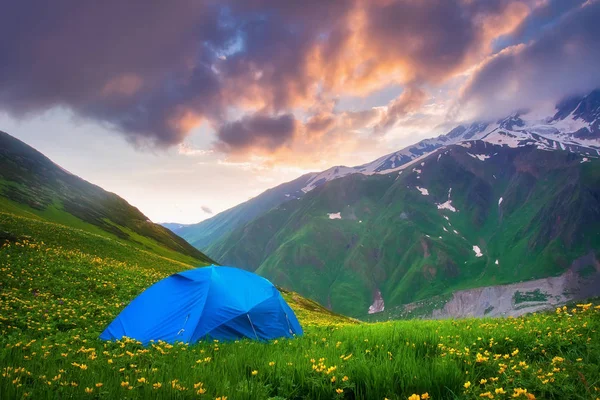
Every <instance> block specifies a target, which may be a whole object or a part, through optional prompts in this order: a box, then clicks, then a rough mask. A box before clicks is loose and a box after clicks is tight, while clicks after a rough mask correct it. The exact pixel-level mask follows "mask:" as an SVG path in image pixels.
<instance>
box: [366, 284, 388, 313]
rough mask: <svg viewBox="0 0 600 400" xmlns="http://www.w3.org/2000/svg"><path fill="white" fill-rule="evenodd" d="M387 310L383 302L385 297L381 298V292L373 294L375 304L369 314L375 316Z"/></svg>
mask: <svg viewBox="0 0 600 400" xmlns="http://www.w3.org/2000/svg"><path fill="white" fill-rule="evenodd" d="M384 309H385V303H384V302H383V297H381V292H380V291H379V290H377V291H376V292H375V293H374V294H373V304H371V306H370V307H369V311H368V312H369V314H375V313H378V312H382V311H383V310H384Z"/></svg>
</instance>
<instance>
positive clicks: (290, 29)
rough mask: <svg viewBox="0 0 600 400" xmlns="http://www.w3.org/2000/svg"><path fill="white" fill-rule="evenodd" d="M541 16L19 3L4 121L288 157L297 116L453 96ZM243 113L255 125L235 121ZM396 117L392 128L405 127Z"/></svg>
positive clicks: (1, 30)
mask: <svg viewBox="0 0 600 400" xmlns="http://www.w3.org/2000/svg"><path fill="white" fill-rule="evenodd" d="M535 2H536V1H534V0H522V1H513V0H469V1H466V0H430V1H414V0H303V1H301V0H288V1H283V0H239V1H235V0H229V1H227V0H225V1H217V0H204V1H200V0H181V1H177V2H163V1H156V2H147V1H142V0H131V1H119V0H105V1H93V2H92V1H90V2H73V1H66V0H56V1H53V2H34V1H27V0H23V1H15V2H9V3H8V5H5V6H4V7H3V8H4V9H3V10H2V12H1V13H0V54H1V55H2V63H0V109H3V110H5V111H8V112H10V113H11V114H13V115H16V116H23V115H27V114H28V113H32V112H41V111H44V110H47V109H50V108H52V107H55V106H63V107H66V108H68V109H70V110H72V111H73V112H74V113H75V115H77V116H81V117H84V118H90V119H93V120H96V121H98V122H101V123H103V124H107V125H109V126H111V127H112V128H114V129H116V130H118V131H121V132H122V133H123V134H124V135H126V137H128V138H129V139H130V140H131V141H132V142H141V143H143V142H150V143H154V144H156V145H159V146H169V145H172V144H176V143H179V142H181V141H182V140H183V138H184V137H185V136H186V135H187V134H188V132H189V131H190V129H191V128H193V127H194V126H197V125H198V124H199V123H200V122H202V121H208V122H209V123H210V124H211V125H212V126H213V127H214V128H215V129H216V130H217V132H218V139H219V148H220V149H221V150H224V151H243V150H244V149H246V150H252V149H255V148H262V149H263V150H269V149H277V148H279V147H281V146H283V145H284V144H286V143H287V142H286V141H290V140H293V138H294V131H295V129H296V123H295V118H294V117H293V116H292V115H291V114H290V113H291V110H292V109H297V108H298V107H307V108H310V107H312V106H314V104H315V103H316V102H317V101H318V99H319V98H322V97H323V98H326V99H327V98H329V99H331V98H333V97H335V96H337V95H340V94H341V95H344V94H352V95H364V94H367V93H370V92H372V91H373V90H377V89H380V88H382V87H384V86H386V85H389V84H399V85H410V86H411V87H413V86H414V87H416V88H418V87H420V86H421V85H427V84H433V85H435V84H438V83H440V82H443V81H444V80H446V79H448V78H449V77H452V76H453V75H454V74H456V73H457V72H460V71H463V70H464V69H465V68H467V67H470V66H472V65H473V64H474V63H475V62H478V61H479V60H480V59H481V55H482V54H486V52H487V51H488V50H487V48H488V47H490V44H491V41H492V40H493V39H494V38H495V37H497V36H498V35H502V34H506V33H508V32H510V31H512V30H513V29H514V27H515V26H517V25H518V24H519V23H520V22H522V20H523V19H524V18H525V17H526V15H527V14H528V12H529V6H531V4H534V3H535ZM397 102H400V99H399V100H397ZM398 105H399V106H400V105H401V103H398ZM232 108H234V109H235V108H237V109H239V110H242V111H244V112H246V113H249V114H252V115H253V116H252V117H246V118H243V119H242V120H240V121H237V122H230V121H227V119H226V115H228V112H229V111H230V110H231V109H232ZM394 110H395V109H394V108H393V107H392V108H391V109H390V114H389V115H388V117H387V120H386V121H388V122H385V121H384V123H383V125H382V126H391V125H393V124H392V123H391V122H390V121H392V120H395V119H397V116H394V115H395V114H394V112H395V111H394ZM359 111H360V110H359ZM367 113H368V114H369V115H368V116H372V115H373V114H374V113H375V112H372V111H367ZM317 117H318V116H315V118H317ZM356 120H358V119H356ZM365 120H369V123H371V122H372V121H371V118H365ZM311 121H312V122H311ZM330 121H334V122H335V123H343V122H344V118H338V117H335V118H334V117H331V118H329V119H327V118H325V119H323V120H321V121H317V120H316V119H312V120H310V119H309V120H308V121H307V126H306V129H307V130H310V128H311V126H313V127H314V128H318V129H321V130H322V131H327V132H329V131H331V130H332V128H331V127H330V126H328V125H327V124H328V123H330ZM317 122H318V123H317ZM311 124H312V125H311ZM357 128H360V127H357ZM263 129H264V131H262V130H263ZM277 129H281V131H276V130H277Z"/></svg>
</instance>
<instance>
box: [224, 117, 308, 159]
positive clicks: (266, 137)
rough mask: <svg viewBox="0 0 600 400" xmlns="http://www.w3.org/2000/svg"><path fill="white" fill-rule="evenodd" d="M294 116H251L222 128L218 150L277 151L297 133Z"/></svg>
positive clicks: (234, 151)
mask: <svg viewBox="0 0 600 400" xmlns="http://www.w3.org/2000/svg"><path fill="white" fill-rule="evenodd" d="M296 125H297V124H296V120H295V118H294V116H293V115H291V114H285V115H281V116H277V117H270V116H267V115H260V114H257V115H250V116H246V117H244V118H242V119H240V120H239V121H235V122H229V123H226V124H224V125H223V126H221V128H220V129H219V131H218V132H217V137H218V139H219V142H218V143H217V148H219V149H220V150H222V151H225V152H232V153H237V152H243V151H246V150H250V149H252V148H259V149H261V150H270V151H276V150H277V149H278V148H280V147H281V146H283V145H284V144H285V143H286V142H288V141H289V140H292V139H293V138H294V135H295V133H296Z"/></svg>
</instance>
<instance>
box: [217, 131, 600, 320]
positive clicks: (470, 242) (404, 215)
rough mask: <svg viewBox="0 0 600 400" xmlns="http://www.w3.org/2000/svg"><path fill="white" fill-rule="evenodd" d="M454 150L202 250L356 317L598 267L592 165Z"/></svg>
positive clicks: (316, 199)
mask: <svg viewBox="0 0 600 400" xmlns="http://www.w3.org/2000/svg"><path fill="white" fill-rule="evenodd" d="M465 146H468V147H464V146H449V147H448V148H446V149H442V150H439V151H438V152H436V153H434V154H432V155H430V156H429V157H427V158H425V159H423V160H420V161H419V162H418V163H415V164H414V165H411V166H410V167H408V168H406V169H405V170H403V171H401V173H400V174H398V173H393V174H388V175H372V176H364V175H360V174H355V175H350V176H347V177H344V178H341V179H337V180H334V181H331V182H328V183H326V184H324V185H323V186H320V187H318V188H316V189H314V190H313V191H311V192H309V193H308V194H306V195H305V196H304V197H303V198H302V199H301V200H299V201H295V202H288V203H284V204H282V205H280V206H279V207H276V208H274V209H272V210H271V211H269V212H268V213H265V214H263V215H262V216H260V217H258V218H256V219H255V220H253V221H252V222H250V223H248V224H246V225H244V226H243V227H240V228H238V229H236V230H235V231H233V232H231V233H230V234H229V235H228V236H226V237H224V238H223V239H222V240H221V241H220V242H217V243H216V244H214V245H212V246H210V247H209V248H207V249H206V252H207V254H209V255H210V256H212V257H213V258H215V259H216V260H218V261H219V262H222V263H230V264H233V265H237V266H240V267H244V268H247V269H249V270H252V271H256V272H257V273H259V274H261V275H263V276H265V277H267V278H269V279H271V280H272V281H273V282H274V283H276V284H278V285H281V286H284V287H289V288H292V289H293V290H295V291H297V292H299V293H301V294H302V295H304V296H308V297H310V298H312V299H314V300H316V301H318V302H319V303H321V304H325V305H326V306H328V307H331V308H332V309H333V310H335V311H337V312H340V313H342V314H345V315H352V316H356V317H362V316H364V315H366V313H367V310H368V309H369V306H370V305H371V304H373V303H374V301H375V300H376V299H377V295H378V294H379V293H380V294H381V297H382V299H383V300H384V301H385V307H386V309H387V308H391V307H396V306H399V305H402V304H406V303H410V302H414V301H418V300H423V299H428V298H431V297H433V296H444V295H447V294H451V293H453V292H454V291H456V290H461V289H469V288H475V287H483V286H492V285H501V284H507V283H513V282H520V281H525V280H532V279H538V278H544V277H549V276H557V275H560V274H563V273H565V272H566V271H569V270H570V268H571V266H572V265H573V264H574V263H576V261H577V260H579V259H580V258H581V257H584V256H586V255H591V257H590V259H591V260H596V261H597V260H598V259H600V160H598V159H587V158H586V159H585V160H584V159H583V158H582V156H580V155H577V154H573V153H569V152H566V151H552V152H550V151H542V150H538V149H536V148H535V147H533V146H526V147H518V148H508V147H500V146H493V145H490V144H489V143H484V142H481V141H472V142H467V144H466V145H465ZM474 246H477V247H474ZM476 249H479V252H477V251H476ZM599 265H600V264H599ZM587 267H589V268H591V270H592V271H595V272H594V273H600V270H598V269H597V268H595V266H594V262H592V264H590V265H588V266H587ZM589 268H588V269H589Z"/></svg>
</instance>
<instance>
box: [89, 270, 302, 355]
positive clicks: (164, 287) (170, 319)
mask: <svg viewBox="0 0 600 400" xmlns="http://www.w3.org/2000/svg"><path fill="white" fill-rule="evenodd" d="M293 335H302V327H301V326H300V324H299V322H298V319H297V318H296V315H295V314H294V312H293V311H292V309H291V308H290V306H288V304H287V303H286V302H285V300H284V299H283V297H281V293H279V291H278V290H277V288H276V287H275V286H273V284H272V283H271V282H269V281H268V280H267V279H265V278H263V277H260V276H258V275H256V274H253V273H251V272H248V271H244V270H241V269H237V268H232V267H217V266H214V265H213V266H210V267H204V268H196V269H192V270H188V271H183V272H179V273H177V274H174V275H171V276H169V277H167V278H165V279H163V280H161V281H159V282H157V283H155V284H154V285H152V286H150V287H149V288H148V289H146V290H145V291H144V292H143V293H142V294H140V295H139V296H138V297H136V298H135V299H134V300H133V301H132V302H131V303H130V304H129V305H128V306H127V307H126V308H125V309H124V310H123V311H122V312H121V313H120V314H119V315H118V316H117V317H116V318H115V320H114V321H113V322H111V324H110V325H109V326H108V327H107V328H106V330H105V331H104V332H102V334H101V335H100V338H101V339H104V340H113V339H120V338H122V337H123V336H126V337H129V338H133V339H136V340H138V341H140V342H142V343H143V344H147V343H148V342H150V341H151V340H154V341H158V340H163V341H165V342H169V343H173V342H187V343H194V342H197V341H199V340H202V339H204V338H210V339H219V340H235V339H241V338H251V339H257V340H269V339H273V338H278V337H292V336H293Z"/></svg>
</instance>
